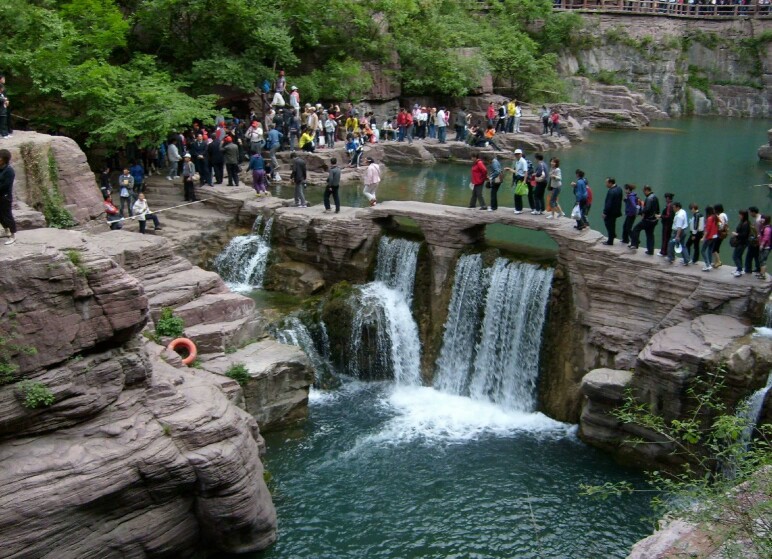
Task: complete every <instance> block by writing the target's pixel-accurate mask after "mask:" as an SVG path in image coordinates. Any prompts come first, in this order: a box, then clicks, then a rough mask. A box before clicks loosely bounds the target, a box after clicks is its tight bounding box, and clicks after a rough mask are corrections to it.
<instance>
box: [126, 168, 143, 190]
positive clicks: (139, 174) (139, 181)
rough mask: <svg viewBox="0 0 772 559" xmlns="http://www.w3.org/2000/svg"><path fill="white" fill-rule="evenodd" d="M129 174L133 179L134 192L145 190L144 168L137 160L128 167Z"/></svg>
mask: <svg viewBox="0 0 772 559" xmlns="http://www.w3.org/2000/svg"><path fill="white" fill-rule="evenodd" d="M129 174H131V176H132V178H133V179H134V194H135V195H136V194H139V193H140V192H144V191H145V168H144V167H143V166H142V164H141V163H140V162H139V161H134V162H133V163H132V164H131V167H129Z"/></svg>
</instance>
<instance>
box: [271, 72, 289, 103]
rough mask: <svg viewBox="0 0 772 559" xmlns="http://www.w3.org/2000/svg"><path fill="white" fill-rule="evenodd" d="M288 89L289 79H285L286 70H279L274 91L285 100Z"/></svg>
mask: <svg viewBox="0 0 772 559" xmlns="http://www.w3.org/2000/svg"><path fill="white" fill-rule="evenodd" d="M286 89H287V79H286V78H285V77H284V70H279V77H278V78H276V83H275V84H274V87H273V90H274V91H275V92H276V93H278V94H279V95H281V96H282V98H283V96H284V94H285V90H286Z"/></svg>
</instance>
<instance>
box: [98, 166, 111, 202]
mask: <svg viewBox="0 0 772 559" xmlns="http://www.w3.org/2000/svg"><path fill="white" fill-rule="evenodd" d="M110 174H111V170H110V165H105V166H104V167H103V168H102V172H101V173H100V174H99V190H100V191H102V199H103V200H104V199H105V198H107V197H108V196H109V195H110V193H111V192H112V187H111V185H110Z"/></svg>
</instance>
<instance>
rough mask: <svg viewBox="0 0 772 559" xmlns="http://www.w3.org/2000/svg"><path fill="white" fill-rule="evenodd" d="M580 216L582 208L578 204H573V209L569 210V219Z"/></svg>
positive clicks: (579, 217)
mask: <svg viewBox="0 0 772 559" xmlns="http://www.w3.org/2000/svg"><path fill="white" fill-rule="evenodd" d="M581 218H582V210H581V209H580V208H579V204H577V205H575V206H574V209H573V210H571V219H581Z"/></svg>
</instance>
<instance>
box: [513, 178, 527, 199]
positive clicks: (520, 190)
mask: <svg viewBox="0 0 772 559" xmlns="http://www.w3.org/2000/svg"><path fill="white" fill-rule="evenodd" d="M526 194H528V186H527V185H526V184H525V181H524V180H522V181H519V182H518V183H517V186H515V196H525V195H526Z"/></svg>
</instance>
